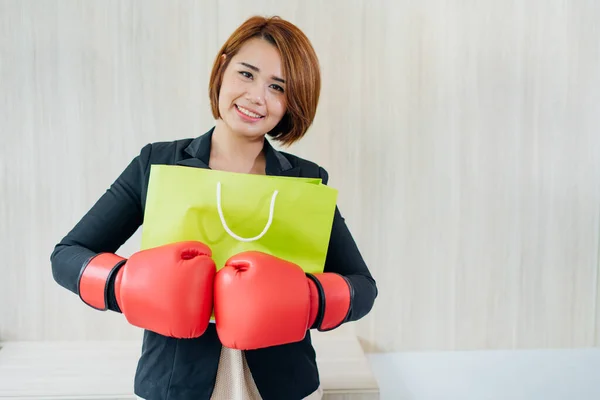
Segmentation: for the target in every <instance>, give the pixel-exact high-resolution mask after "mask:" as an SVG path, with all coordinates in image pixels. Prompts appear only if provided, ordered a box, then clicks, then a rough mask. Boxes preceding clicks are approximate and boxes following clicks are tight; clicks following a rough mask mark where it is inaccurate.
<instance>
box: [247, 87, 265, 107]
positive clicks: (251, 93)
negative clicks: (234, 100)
mask: <svg viewBox="0 0 600 400" xmlns="http://www.w3.org/2000/svg"><path fill="white" fill-rule="evenodd" d="M248 100H250V101H251V102H252V103H254V104H261V105H262V104H263V103H264V102H265V89H264V88H263V87H262V85H258V84H256V85H251V86H250V88H249V89H248Z"/></svg>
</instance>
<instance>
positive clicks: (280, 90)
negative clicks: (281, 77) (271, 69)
mask: <svg viewBox="0 0 600 400" xmlns="http://www.w3.org/2000/svg"><path fill="white" fill-rule="evenodd" d="M271 87H272V88H273V89H275V90H277V91H279V92H281V93H283V88H282V87H281V86H279V85H275V84H273V85H271Z"/></svg>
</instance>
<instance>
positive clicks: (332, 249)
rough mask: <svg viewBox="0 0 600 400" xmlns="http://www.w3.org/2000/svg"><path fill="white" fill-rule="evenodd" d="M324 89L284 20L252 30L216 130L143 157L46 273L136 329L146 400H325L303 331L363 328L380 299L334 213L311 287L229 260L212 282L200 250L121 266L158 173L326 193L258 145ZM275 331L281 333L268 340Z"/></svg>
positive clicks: (237, 52) (322, 175) (141, 256)
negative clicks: (210, 172) (183, 169)
mask: <svg viewBox="0 0 600 400" xmlns="http://www.w3.org/2000/svg"><path fill="white" fill-rule="evenodd" d="M320 89H321V78H320V72H319V62H318V59H317V56H316V54H315V51H314V49H313V47H312V45H311V44H310V41H309V40H308V38H307V37H306V36H305V35H304V33H302V31H300V29H298V28H297V27H296V26H294V25H293V24H291V23H290V22H288V21H285V20H283V19H281V18H276V17H275V18H261V17H254V18H250V19H249V20H247V21H246V22H244V23H243V24H242V25H241V26H240V27H239V28H238V29H237V30H236V31H235V32H234V33H233V34H232V35H231V37H230V38H229V39H228V40H227V42H226V43H225V44H224V45H223V47H222V48H221V50H220V51H219V53H218V54H217V56H216V58H215V61H214V66H213V70H212V73H211V78H210V87H209V96H210V100H211V107H212V112H213V115H214V117H215V119H216V121H217V122H216V125H215V126H214V127H213V128H211V129H210V130H209V131H208V132H206V133H205V134H203V135H201V136H199V137H196V138H194V139H181V140H175V141H172V142H160V143H151V144H148V145H146V146H145V147H144V148H143V149H142V150H141V152H140V154H139V155H138V156H137V157H136V158H135V159H134V160H133V161H132V162H131V163H130V164H129V166H128V167H127V168H126V170H125V171H123V173H122V174H121V175H120V176H119V177H118V179H117V180H116V181H115V182H114V183H113V185H111V187H110V188H109V189H108V190H107V191H106V193H105V194H104V195H103V196H102V197H101V198H100V199H99V200H98V201H97V202H96V203H95V204H94V206H93V207H92V208H91V209H90V210H89V211H88V212H87V214H86V215H84V216H83V217H82V219H81V220H80V222H79V223H78V224H77V225H76V226H75V227H74V228H73V229H72V230H71V231H70V232H69V233H68V234H67V235H66V236H65V237H64V238H63V239H62V240H61V242H60V243H58V244H57V245H56V247H55V249H54V251H53V253H52V256H51V261H52V272H53V276H54V279H55V280H56V281H57V282H58V283H59V284H60V285H62V286H63V287H65V288H67V289H69V290H71V291H72V292H74V293H76V294H78V295H79V298H80V299H81V300H82V301H83V302H84V303H85V304H87V305H89V306H90V307H92V308H94V309H97V310H103V311H104V310H112V311H115V312H120V313H123V314H124V316H125V317H126V319H127V321H128V322H129V323H131V324H132V325H134V326H137V327H140V328H143V329H144V343H143V349H142V354H141V356H140V359H139V362H138V368H137V371H136V376H135V393H136V395H138V396H139V397H140V398H143V399H147V400H163V399H169V400H180V399H181V400H188V399H194V400H209V399H210V400H221V399H223V400H225V399H226V400H254V399H265V400H270V399H311V400H314V399H320V398H321V397H322V394H323V390H322V387H321V381H320V377H319V371H318V368H317V362H316V354H315V350H314V348H313V345H312V341H311V336H310V330H311V329H316V330H319V331H328V330H332V329H335V328H337V327H339V326H341V325H342V324H344V323H346V322H351V321H356V320H358V319H360V318H362V317H364V316H365V315H366V314H367V313H368V312H369V311H370V310H371V308H372V306H373V304H374V301H375V298H376V296H377V287H376V284H375V280H374V279H373V277H372V276H371V274H370V272H369V269H368V268H367V266H366V264H365V262H364V260H363V258H362V256H361V254H360V252H359V250H358V248H357V246H356V243H355V241H354V239H353V237H352V235H351V234H350V231H349V230H348V227H347V226H346V223H345V221H344V218H343V217H342V215H341V213H340V212H339V210H338V209H337V207H336V209H335V214H334V216H333V223H332V226H331V235H330V238H329V243H328V251H327V256H326V261H325V265H324V270H323V272H321V273H314V274H308V273H306V274H305V273H304V271H303V269H302V267H301V266H300V265H296V264H294V263H293V262H290V261H287V260H283V259H280V258H276V257H274V256H272V255H270V254H266V253H259V252H242V253H237V254H235V255H234V256H233V257H231V258H229V259H228V260H227V261H226V262H225V265H224V266H219V267H222V268H220V269H219V271H218V272H217V271H216V269H217V266H216V265H215V262H214V260H213V254H212V252H211V248H210V247H209V246H208V245H206V244H204V243H200V242H198V241H194V242H177V243H170V244H168V245H164V246H159V247H153V248H150V249H147V250H145V251H140V252H137V253H134V254H133V255H132V256H131V257H130V258H129V259H125V258H123V257H120V256H118V255H116V254H115V252H116V251H117V250H118V249H119V247H120V246H121V245H122V244H123V243H125V242H126V241H127V240H128V239H129V238H130V237H131V235H132V234H133V233H134V232H135V231H136V230H137V229H138V228H139V226H140V225H141V224H142V222H143V220H144V212H145V207H146V197H147V190H148V182H149V175H150V169H151V166H152V165H156V164H159V165H160V164H162V165H164V164H166V165H183V166H188V167H198V168H210V169H214V170H223V171H231V172H239V173H245V174H259V175H266V174H268V175H279V176H296V177H305V178H319V179H321V181H322V182H323V183H324V184H327V181H328V174H327V172H326V171H325V169H323V168H322V167H320V166H319V165H317V164H316V163H313V162H311V161H308V160H305V159H302V158H300V157H297V156H294V155H292V154H289V153H286V152H282V151H281V152H280V151H277V150H275V149H274V148H273V147H272V146H271V145H270V143H269V141H268V140H266V136H267V135H269V136H271V137H272V138H273V139H274V140H276V141H279V142H281V143H282V144H284V145H289V144H291V143H293V142H295V141H297V140H299V139H301V138H302V137H303V136H304V135H305V134H306V132H307V130H308V128H309V127H310V126H311V124H312V122H313V119H314V117H315V113H316V110H317V105H318V102H319V94H320ZM285 229H290V230H294V229H298V227H295V226H286V227H285ZM311 233H312V234H313V235H315V236H316V235H317V233H315V232H311ZM224 271H225V272H224ZM231 271H233V272H235V274H234V275H235V279H230V275H228V274H229V273H231ZM275 276H276V278H275ZM244 294H246V295H244ZM280 294H281V295H280ZM213 310H214V315H215V321H214V322H215V323H214V324H213V323H209V319H210V316H211V313H212V311H213ZM273 315H275V317H273ZM241 317H244V318H241ZM240 320H245V321H250V325H243V324H242V323H241V322H240ZM274 321H275V324H277V326H278V327H281V328H282V329H273V326H274ZM249 326H250V328H251V329H250V328H249ZM250 331H252V332H250Z"/></svg>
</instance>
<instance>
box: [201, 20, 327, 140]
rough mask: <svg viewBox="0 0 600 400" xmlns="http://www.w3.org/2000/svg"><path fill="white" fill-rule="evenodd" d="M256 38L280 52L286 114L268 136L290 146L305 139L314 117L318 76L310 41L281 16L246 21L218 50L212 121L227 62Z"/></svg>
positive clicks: (216, 114)
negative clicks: (263, 40)
mask: <svg viewBox="0 0 600 400" xmlns="http://www.w3.org/2000/svg"><path fill="white" fill-rule="evenodd" d="M257 37H258V38H262V39H265V40H266V41H268V42H269V43H271V44H273V45H274V46H275V47H276V48H277V49H278V50H279V53H280V55H281V60H282V68H283V73H284V74H285V80H286V90H285V95H286V100H287V111H286V113H285V115H284V117H283V118H282V119H281V121H280V122H279V124H277V126H276V127H275V128H273V130H271V131H270V132H268V134H269V136H271V137H273V139H274V140H277V141H279V142H281V143H282V144H284V145H290V144H292V143H293V142H295V141H297V140H299V139H300V138H302V137H303V136H304V134H305V133H306V131H307V130H308V128H309V127H310V125H311V124H312V122H313V120H314V118H315V114H316V112H317V105H318V103H319V95H320V92H321V73H320V70H319V60H318V58H317V55H316V53H315V50H314V48H313V47H312V45H311V43H310V40H309V39H308V38H307V37H306V35H305V34H304V33H303V32H302V31H301V30H300V29H299V28H298V27H296V26H295V25H293V24H292V23H290V22H288V21H285V20H283V19H281V18H280V17H277V16H274V17H270V18H266V17H260V16H254V17H251V18H249V19H248V20H246V21H245V22H244V23H243V24H242V25H240V26H239V27H238V28H237V29H236V30H235V32H233V34H231V36H230V37H229V39H227V41H226V42H225V44H224V45H223V47H221V50H219V53H218V54H217V57H216V59H215V62H214V64H213V68H212V72H211V75H210V84H209V89H208V92H209V97H210V103H211V108H212V114H213V117H214V118H215V119H218V118H220V113H219V92H220V90H221V83H222V80H223V73H224V72H225V69H226V68H227V66H228V65H229V61H230V60H231V58H232V57H234V56H235V55H236V54H237V52H238V51H239V50H240V48H241V47H242V45H243V44H244V43H245V42H246V41H248V40H249V39H252V38H257ZM223 55H225V56H226V60H225V62H223V61H222V59H221V57H222V56H223Z"/></svg>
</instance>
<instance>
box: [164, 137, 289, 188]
mask: <svg viewBox="0 0 600 400" xmlns="http://www.w3.org/2000/svg"><path fill="white" fill-rule="evenodd" d="M214 130H215V128H214V127H212V128H211V129H210V130H209V131H208V132H206V133H205V134H203V135H202V136H199V137H197V138H195V139H193V140H192V141H191V142H190V144H189V145H188V146H187V147H186V148H185V149H184V152H185V153H186V154H187V155H189V156H190V158H186V159H183V160H180V161H178V162H177V163H176V164H177V165H184V166H188V167H197V168H207V169H208V168H209V167H208V164H209V160H210V148H211V144H212V135H213V132H214ZM263 151H264V153H265V160H266V164H267V165H266V171H265V172H266V174H267V175H282V176H300V168H298V167H296V168H294V167H292V164H291V163H290V161H289V160H288V159H287V158H286V157H285V156H284V155H283V154H281V153H280V152H279V151H277V150H275V149H274V148H273V146H272V145H271V143H269V141H268V140H267V139H266V138H265V139H264V146H263Z"/></svg>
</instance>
